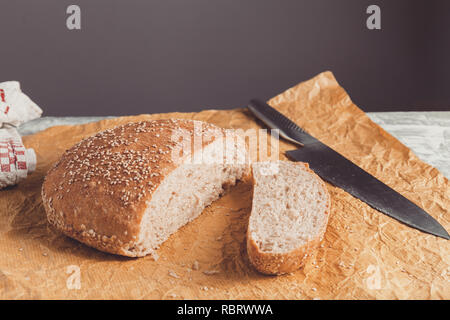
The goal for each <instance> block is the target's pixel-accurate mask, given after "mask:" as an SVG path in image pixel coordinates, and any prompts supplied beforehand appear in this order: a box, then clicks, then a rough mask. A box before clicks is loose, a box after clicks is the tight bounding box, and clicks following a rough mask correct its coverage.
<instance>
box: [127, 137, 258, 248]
mask: <svg viewBox="0 0 450 320" xmlns="http://www.w3.org/2000/svg"><path fill="white" fill-rule="evenodd" d="M222 142H223V141H222V140H217V141H215V142H213V143H211V144H210V145H208V146H207V147H205V148H204V149H203V159H209V160H207V161H202V163H201V164H196V163H192V161H187V162H186V163H184V164H182V165H180V166H178V167H177V168H176V169H175V170H174V171H172V172H171V173H170V174H169V175H168V176H167V177H166V178H165V179H164V181H163V182H162V183H161V185H160V186H159V187H158V188H157V189H156V191H155V192H154V194H153V196H152V198H151V200H150V201H149V203H148V206H147V209H146V211H145V213H144V216H143V218H142V222H141V231H140V233H139V240H138V246H137V247H135V248H130V250H137V251H138V252H137V255H139V256H143V255H146V254H149V253H153V251H154V250H155V249H156V248H158V247H159V246H160V244H161V243H163V242H164V241H165V240H167V239H168V238H169V236H170V235H171V234H173V233H174V232H175V231H177V230H178V229H179V228H180V227H182V226H184V225H185V224H186V223H188V222H190V221H192V220H193V219H195V218H197V217H198V216H199V215H200V214H201V213H202V211H203V209H204V208H205V207H206V206H208V205H210V204H211V203H212V202H213V201H215V200H216V199H218V198H219V197H220V195H221V194H222V193H223V192H224V190H225V188H226V187H227V186H228V185H234V184H235V183H236V180H237V179H240V178H242V177H243V176H244V174H246V173H248V170H249V165H248V159H247V154H246V150H245V148H239V147H238V144H235V145H234V147H233V151H232V152H233V153H232V154H231V156H230V158H228V159H231V161H228V162H226V161H223V159H222V157H223V155H224V152H223V148H224V145H225V144H224V143H222ZM227 152H231V150H227Z"/></svg>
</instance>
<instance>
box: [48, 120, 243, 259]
mask: <svg viewBox="0 0 450 320" xmlns="http://www.w3.org/2000/svg"><path fill="white" fill-rule="evenodd" d="M227 134H228V136H227V135H226V134H225V130H224V129H220V128H218V127H216V126H214V125H212V124H209V123H205V122H201V121H193V120H175V119H169V120H155V121H144V122H137V123H129V124H126V125H122V126H118V127H116V128H113V129H109V130H106V131H103V132H100V133H98V134H96V135H94V136H92V137H89V138H87V139H84V140H82V141H81V142H79V143H78V144H76V145H75V146H73V147H72V148H71V149H69V150H67V151H66V152H65V153H64V154H63V156H62V157H61V158H60V159H59V161H57V163H55V164H54V166H53V167H52V168H51V169H50V171H49V172H48V173H47V176H46V177H45V180H44V184H43V186H42V200H43V204H44V207H45V210H46V213H47V219H48V221H49V223H50V224H51V225H53V226H54V227H56V228H57V229H58V230H60V231H62V232H63V233H64V234H66V235H68V236H69V237H72V238H74V239H77V240H79V241H81V242H83V243H85V244H87V245H89V246H92V247H94V248H97V249H99V250H102V251H105V252H110V253H115V254H120V255H124V256H130V257H140V256H145V255H147V254H151V253H153V252H154V250H155V249H157V248H158V247H159V246H160V244H161V243H163V242H164V241H165V240H166V239H167V238H168V237H169V236H170V235H171V234H172V233H174V232H175V231H176V230H178V229H179V228H180V227H182V226H183V225H185V224H186V223H188V222H189V221H191V220H193V219H195V218H196V217H197V216H198V215H200V213H201V212H202V211H203V209H204V208H205V207H206V206H208V205H209V204H211V202H212V201H214V200H216V199H217V198H218V197H219V196H220V195H221V194H222V193H223V191H224V188H225V186H227V185H233V184H235V183H236V180H237V179H240V178H242V177H243V176H244V175H245V174H246V173H247V172H248V170H249V166H248V157H247V153H246V148H245V143H244V147H243V146H242V141H240V140H239V137H238V136H235V139H231V141H232V143H229V142H228V141H229V140H230V139H229V137H230V136H231V137H233V135H232V134H229V133H228V132H227ZM226 136H227V138H226ZM225 141H227V143H225ZM225 145H227V148H226V150H225ZM230 146H231V147H230Z"/></svg>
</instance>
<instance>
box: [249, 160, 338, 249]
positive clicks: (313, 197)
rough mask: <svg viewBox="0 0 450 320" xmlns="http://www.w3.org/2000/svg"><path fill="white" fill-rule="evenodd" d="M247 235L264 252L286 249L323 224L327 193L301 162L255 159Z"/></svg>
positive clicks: (301, 242)
mask: <svg viewBox="0 0 450 320" xmlns="http://www.w3.org/2000/svg"><path fill="white" fill-rule="evenodd" d="M252 171H253V178H254V187H253V188H254V189H253V190H254V191H253V207H252V212H251V216H250V221H249V229H248V230H249V236H250V237H251V238H252V239H253V240H254V241H255V243H256V244H257V246H258V247H259V249H260V250H261V251H263V252H267V253H288V252H290V251H292V250H294V249H296V248H298V247H300V246H302V245H304V244H305V243H307V242H308V241H311V240H313V239H315V238H317V237H318V236H321V233H323V232H324V229H325V228H326V224H327V220H328V216H327V210H328V203H329V199H328V194H327V192H326V190H324V184H323V182H322V181H321V180H320V179H319V178H318V177H317V176H316V175H314V174H313V173H311V171H310V170H309V169H307V168H306V167H305V165H304V164H303V163H293V162H287V161H277V162H256V163H253V165H252Z"/></svg>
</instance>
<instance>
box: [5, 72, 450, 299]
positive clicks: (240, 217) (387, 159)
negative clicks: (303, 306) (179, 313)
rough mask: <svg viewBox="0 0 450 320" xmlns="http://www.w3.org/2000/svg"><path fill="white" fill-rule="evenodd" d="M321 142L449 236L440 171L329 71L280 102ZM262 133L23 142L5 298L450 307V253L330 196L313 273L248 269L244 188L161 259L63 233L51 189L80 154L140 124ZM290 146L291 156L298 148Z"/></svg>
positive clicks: (349, 200)
mask: <svg viewBox="0 0 450 320" xmlns="http://www.w3.org/2000/svg"><path fill="white" fill-rule="evenodd" d="M270 104H271V105H272V106H274V107H276V108H277V109H278V110H279V111H280V112H282V113H284V114H285V115H287V116H288V117H290V118H291V119H292V120H294V121H295V122H297V123H298V124H299V125H300V126H302V127H303V128H305V129H306V130H307V131H309V132H310V133H311V134H313V135H314V136H316V137H317V138H319V139H320V140H322V141H323V142H324V143H326V144H328V145H330V146H331V147H332V148H334V149H335V150H337V151H338V152H340V153H342V154H343V155H344V156H346V157H347V158H349V159H350V160H352V161H353V162H355V163H356V164H358V165H360V166H361V167H362V168H364V169H365V170H367V171H368V172H370V173H371V174H373V175H374V176H376V177H378V178H379V179H381V180H382V181H384V182H385V183H387V184H388V185H390V186H391V187H393V188H394V189H396V190H397V191H399V192H401V193H402V194H403V195H405V196H406V197H407V198H409V199H411V200H412V201H414V202H415V203H417V204H418V205H419V206H421V207H423V208H424V209H425V210H426V211H427V212H429V213H430V214H431V215H432V216H433V217H435V218H436V219H437V220H438V221H439V222H440V223H441V224H442V225H443V226H444V227H445V228H446V229H447V230H450V214H449V208H450V185H449V181H448V180H447V179H446V178H445V177H444V176H443V175H442V174H440V173H439V171H438V170H436V169H435V168H433V167H431V166H429V165H428V164H426V163H424V162H422V161H420V160H419V159H418V158H417V157H416V156H415V155H414V154H413V153H412V152H411V151H410V150H409V149H408V148H407V147H405V146H404V145H402V144H401V143H400V142H399V141H397V140H396V139H394V138H393V137H392V136H390V135H389V134H388V133H386V132H385V131H384V130H383V129H381V128H380V127H379V126H377V125H376V124H375V123H373V122H372V121H371V120H370V119H369V118H368V117H367V116H366V115H365V114H364V112H363V111H361V110H360V109H359V108H358V107H356V106H355V105H354V104H353V103H352V101H351V100H350V98H349V96H348V95H347V94H346V92H345V91H344V90H343V89H342V88H341V87H340V86H339V85H338V83H337V82H336V80H335V79H334V77H333V75H332V74H331V73H330V72H325V73H322V74H319V75H318V76H316V77H315V78H313V79H311V80H309V81H306V82H303V83H300V84H299V85H297V86H295V87H293V88H291V89H289V90H287V91H286V92H284V93H282V94H280V95H278V96H276V97H275V98H273V99H271V100H270ZM172 117H175V118H189V119H198V120H203V121H209V122H212V123H214V124H216V125H219V126H222V127H226V128H243V129H247V128H255V129H256V128H259V123H257V122H255V120H254V118H253V117H252V116H251V115H250V114H249V112H248V111H246V110H244V109H234V110H229V111H218V110H206V111H202V112H199V113H168V114H154V115H140V116H132V117H122V118H116V119H108V120H104V121H100V122H96V123H91V124H86V125H79V126H59V127H53V128H50V129H47V130H45V131H43V132H40V133H38V134H35V135H31V136H26V137H24V139H23V140H24V144H25V146H26V147H27V148H34V150H36V153H37V157H38V166H37V170H36V172H34V173H33V174H32V175H31V176H29V177H28V178H27V180H26V181H24V182H22V183H21V184H20V185H18V186H15V187H11V188H9V189H6V190H3V191H0V297H1V298H4V299H5V298H14V299H23V298H31V299H35V298H45V299H61V298H63V299H66V298H67V299H69V298H70V299H73V298H76V299H183V298H184V299H211V298H212V299H216V298H217V299H312V298H320V299H374V298H377V299H379V298H380V299H422V298H423V299H449V298H450V245H449V242H448V241H446V240H444V239H440V238H437V237H434V236H432V235H427V234H424V233H422V232H419V231H417V230H415V229H412V228H409V227H407V226H405V225H403V224H401V223H399V222H397V221H396V220H394V219H391V218H389V217H387V216H386V215H384V214H382V213H379V212H378V211H376V210H374V209H372V208H370V207H369V206H368V205H366V204H365V203H363V202H361V201H360V200H358V199H355V198H354V197H352V196H351V195H349V194H348V193H346V192H345V191H343V190H341V189H338V188H335V187H333V186H331V185H328V188H329V191H330V193H331V195H332V212H331V215H330V221H329V225H328V229H327V232H326V234H325V239H324V241H323V244H322V246H321V248H319V250H317V252H316V253H315V254H314V255H312V256H311V257H310V258H309V260H308V261H307V263H306V265H305V267H304V268H302V269H301V270H299V271H297V272H295V273H293V274H290V275H286V276H278V277H273V276H264V275H261V274H259V273H257V272H256V271H255V270H254V269H253V268H252V267H251V266H250V264H249V261H248V258H247V255H246V250H245V233H246V228H247V220H248V216H249V213H250V209H251V185H250V184H249V182H248V181H243V182H241V183H239V184H238V185H237V186H236V187H235V188H234V189H232V190H231V191H230V192H229V193H228V194H226V195H225V196H224V197H223V198H221V199H220V200H218V201H217V202H215V203H214V204H212V205H211V206H210V207H208V208H206V209H205V210H204V212H203V214H202V215H201V216H200V217H199V218H198V219H197V220H195V221H193V222H192V223H190V224H188V225H186V226H185V227H183V228H182V229H181V230H179V231H178V232H177V233H175V234H174V235H173V236H171V237H170V239H169V240H168V241H167V242H165V243H164V244H163V245H162V247H161V248H160V249H159V251H158V254H159V259H158V260H156V261H154V260H153V258H152V257H150V256H148V257H145V258H137V259H133V258H125V257H120V256H115V255H111V254H106V253H102V252H100V251H97V250H95V249H92V248H89V247H87V246H85V245H83V244H81V243H79V242H77V241H75V240H72V239H70V238H67V237H65V236H63V235H61V234H59V233H58V232H56V231H54V230H52V229H51V228H50V227H49V226H48V225H47V222H46V218H45V212H44V208H43V206H42V201H41V196H40V190H41V184H42V181H43V178H44V176H45V173H46V171H47V170H48V169H49V167H50V165H51V164H52V163H53V162H54V161H56V160H57V159H58V157H59V156H60V155H61V154H62V153H63V152H64V150H66V149H67V148H69V147H71V146H72V145H73V144H75V143H76V142H78V141H79V140H80V139H82V138H84V137H87V136H89V135H91V134H93V133H96V132H98V131H100V130H103V129H106V128H110V127H114V126H116V125H118V124H122V123H126V122H129V121H138V120H144V119H160V118H172ZM293 148H294V147H293V146H292V145H290V144H288V143H285V142H280V158H281V159H285V156H284V155H283V152H284V151H286V150H290V149H293Z"/></svg>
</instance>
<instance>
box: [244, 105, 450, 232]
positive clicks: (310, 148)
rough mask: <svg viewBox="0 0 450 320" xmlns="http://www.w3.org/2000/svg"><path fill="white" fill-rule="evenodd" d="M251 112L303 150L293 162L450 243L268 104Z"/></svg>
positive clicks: (416, 210) (400, 199)
mask: <svg viewBox="0 0 450 320" xmlns="http://www.w3.org/2000/svg"><path fill="white" fill-rule="evenodd" d="M248 109H249V110H250V111H251V112H252V113H253V114H254V115H255V116H256V118H258V119H259V120H261V121H262V122H264V123H265V124H266V125H267V126H268V127H270V128H271V129H278V130H280V136H281V137H283V138H285V137H288V139H287V140H289V141H292V140H294V141H295V142H296V143H297V144H299V145H301V146H302V147H301V148H300V149H297V150H290V151H287V152H286V154H287V156H288V157H289V158H290V159H292V160H295V161H303V162H307V163H309V166H310V168H311V169H312V170H313V171H314V172H316V173H317V175H319V176H320V177H321V178H322V179H324V180H325V181H328V182H330V183H331V184H333V185H334V186H336V187H339V188H341V189H343V190H345V191H346V192H348V193H350V194H351V195H352V196H354V197H356V198H358V199H360V200H362V201H363V202H365V203H367V204H368V205H369V206H371V207H372V208H374V209H376V210H378V211H380V212H382V213H384V214H386V215H388V216H390V217H392V218H394V219H396V220H398V221H400V222H402V223H404V224H406V225H408V226H410V227H413V228H416V229H418V230H421V231H423V232H426V233H429V234H433V235H435V236H438V237H441V238H444V239H447V240H450V235H449V234H448V232H447V231H446V230H445V229H444V227H442V225H441V224H439V222H437V221H436V220H435V219H434V218H433V217H432V216H431V215H429V214H428V213H427V212H425V211H424V210H423V209H422V208H420V207H419V206H417V205H416V204H414V203H413V202H412V201H410V200H408V199H407V198H405V197H404V196H402V195H401V194H400V193H398V192H397V191H395V190H394V189H392V188H390V187H389V186H388V185H386V184H384V183H383V182H381V181H380V180H378V179H377V178H375V177H374V176H372V175H371V174H369V173H368V172H366V171H364V170H363V169H361V168H360V167H358V166H357V165H356V164H354V163H353V162H351V161H350V160H348V159H347V158H345V157H344V156H342V155H341V154H339V153H338V152H336V151H334V150H333V149H332V148H330V147H328V146H327V145H325V144H323V143H322V142H320V141H319V140H317V139H316V138H314V137H313V136H312V135H310V134H309V133H307V132H306V131H305V130H303V129H302V128H300V127H299V126H298V125H297V124H295V123H294V122H292V121H291V120H290V119H288V118H287V117H285V116H284V115H282V114H281V113H280V112H278V111H277V110H275V109H274V108H272V107H271V106H269V105H268V104H267V103H265V102H263V101H260V100H257V99H253V100H251V101H250V103H249V104H248ZM285 139H286V138H285Z"/></svg>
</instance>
